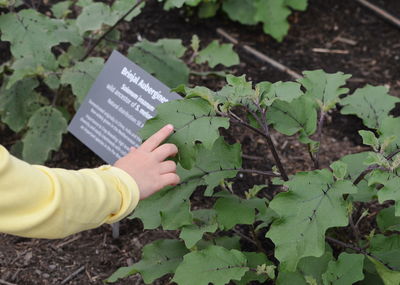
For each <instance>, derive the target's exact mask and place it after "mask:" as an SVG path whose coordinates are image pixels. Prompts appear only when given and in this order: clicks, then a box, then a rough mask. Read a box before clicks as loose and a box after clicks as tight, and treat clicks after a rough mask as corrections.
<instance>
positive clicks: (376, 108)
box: [340, 85, 400, 129]
mask: <svg viewBox="0 0 400 285" xmlns="http://www.w3.org/2000/svg"><path fill="white" fill-rule="evenodd" d="M397 102H400V99H399V98H396V97H394V96H390V95H389V94H388V90H387V88H386V87H383V86H371V85H367V86H365V87H364V88H359V89H357V90H356V91H355V92H354V94H352V95H351V96H348V97H346V98H344V99H342V100H341V102H340V104H342V105H343V106H344V107H343V109H342V110H341V113H342V114H344V115H347V114H353V115H356V116H357V117H359V118H360V119H362V120H363V123H364V125H366V126H367V127H368V128H372V129H378V128H379V127H380V124H381V121H382V119H384V118H385V117H387V116H388V114H389V112H390V111H391V110H392V109H393V108H394V106H395V104H396V103H397Z"/></svg>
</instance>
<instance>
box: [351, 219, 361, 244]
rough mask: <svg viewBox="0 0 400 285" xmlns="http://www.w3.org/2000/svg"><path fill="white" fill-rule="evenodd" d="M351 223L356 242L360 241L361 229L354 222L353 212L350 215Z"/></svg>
mask: <svg viewBox="0 0 400 285" xmlns="http://www.w3.org/2000/svg"><path fill="white" fill-rule="evenodd" d="M349 224H350V227H351V229H352V230H353V233H354V238H355V239H356V242H357V243H358V242H359V240H360V231H359V230H358V228H357V225H355V224H354V221H353V217H352V215H351V214H350V215H349Z"/></svg>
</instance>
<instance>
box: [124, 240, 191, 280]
mask: <svg viewBox="0 0 400 285" xmlns="http://www.w3.org/2000/svg"><path fill="white" fill-rule="evenodd" d="M188 252H189V251H188V250H187V249H186V247H185V245H184V244H183V242H181V241H178V240H168V239H163V240H157V241H155V242H153V243H150V244H147V245H146V246H145V247H144V248H143V254H142V259H141V260H140V261H139V262H138V263H135V264H134V265H133V266H132V267H133V268H134V269H135V270H136V271H137V272H140V275H141V276H142V278H143V280H144V282H145V283H146V284H151V283H153V281H154V280H156V279H157V278H160V277H162V276H164V275H165V274H168V273H174V272H175V270H176V268H177V267H178V265H179V264H180V263H181V262H182V258H183V256H184V255H185V254H187V253H188Z"/></svg>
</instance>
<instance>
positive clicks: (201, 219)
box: [179, 209, 218, 248]
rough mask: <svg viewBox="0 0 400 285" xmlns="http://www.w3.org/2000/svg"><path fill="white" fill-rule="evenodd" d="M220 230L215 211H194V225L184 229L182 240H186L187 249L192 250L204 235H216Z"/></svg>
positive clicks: (181, 235)
mask: <svg viewBox="0 0 400 285" xmlns="http://www.w3.org/2000/svg"><path fill="white" fill-rule="evenodd" d="M217 229H218V224H217V218H216V213H215V211H214V210H209V209H203V210H197V211H193V224H192V225H188V226H184V227H183V228H182V231H181V234H180V236H179V237H180V238H181V239H183V240H184V242H185V245H186V247H187V248H192V247H193V246H194V245H195V244H196V243H197V242H198V241H199V240H201V239H202V237H203V234H204V233H214V232H215V231H216V230H217Z"/></svg>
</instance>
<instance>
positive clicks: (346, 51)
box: [312, 48, 349, 54]
mask: <svg viewBox="0 0 400 285" xmlns="http://www.w3.org/2000/svg"><path fill="white" fill-rule="evenodd" d="M312 51H313V52H318V53H335V54H349V51H348V50H343V49H327V48H313V49H312Z"/></svg>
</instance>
